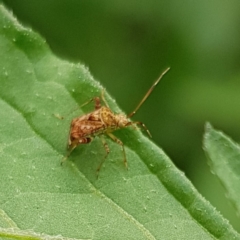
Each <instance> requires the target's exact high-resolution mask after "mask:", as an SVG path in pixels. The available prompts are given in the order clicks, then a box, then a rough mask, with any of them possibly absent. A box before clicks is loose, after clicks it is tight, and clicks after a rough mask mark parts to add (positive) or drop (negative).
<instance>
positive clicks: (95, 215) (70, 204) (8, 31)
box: [0, 6, 240, 240]
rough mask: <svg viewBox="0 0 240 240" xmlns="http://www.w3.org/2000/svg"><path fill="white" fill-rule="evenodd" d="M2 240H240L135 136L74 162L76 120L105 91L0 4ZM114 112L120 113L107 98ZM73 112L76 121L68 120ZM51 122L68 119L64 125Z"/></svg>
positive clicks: (93, 146) (129, 133)
mask: <svg viewBox="0 0 240 240" xmlns="http://www.w3.org/2000/svg"><path fill="white" fill-rule="evenodd" d="M0 45H1V46H0V51H1V54H0V55H1V58H0V69H1V71H0V85H1V87H0V109H1V117H0V133H1V134H0V179H1V181H0V210H1V211H0V237H2V238H4V239H9V238H11V239H47V238H50V239H51V238H52V239H101V240H102V239H139V240H140V239H204V240H205V239H240V237H239V235H238V233H236V232H235V231H234V230H233V228H232V227H231V226H230V225H229V223H228V222H227V221H226V220H225V219H223V217H222V216H221V215H220V214H219V213H218V212H217V211H216V210H215V209H214V207H212V206H211V205H210V204H209V203H208V202H207V201H206V200H205V199H203V197H201V195H200V194H199V193H198V192H197V191H196V190H195V188H194V187H193V186H192V184H191V183H190V182H189V181H188V180H187V178H186V177H185V176H184V174H183V173H182V172H180V171H179V170H178V169H177V168H176V167H175V166H174V165H173V163H172V162H171V161H170V160H169V158H168V157H167V156H166V155H165V154H164V152H163V151H162V150H161V149H159V148H158V147H157V146H156V145H155V144H154V143H152V142H151V141H150V140H149V139H148V138H147V137H145V136H144V135H143V134H142V133H141V132H140V131H139V130H136V129H133V128H128V129H123V130H121V131H118V132H116V136H117V137H118V138H119V139H121V140H122V141H123V143H124V145H125V148H126V154H127V160H128V165H129V170H128V171H127V170H126V169H125V167H124V164H123V155H122V152H121V148H120V146H119V145H118V144H116V143H114V142H112V141H111V140H109V139H107V143H108V145H109V147H110V151H111V152H110V154H109V156H108V158H107V160H106V161H105V163H104V165H103V167H102V169H101V171H100V175H99V178H98V179H97V178H96V169H97V167H98V166H99V164H100V162H101V161H102V159H103V158H104V156H105V151H104V148H103V146H102V143H101V141H100V140H99V139H98V138H96V139H95V140H94V141H93V142H92V143H90V144H88V145H83V146H80V147H78V148H77V149H76V150H74V152H73V153H72V155H71V156H70V157H69V159H68V161H67V162H65V164H63V166H61V165H60V162H61V160H62V158H63V157H64V156H65V155H66V143H67V138H68V131H69V125H70V122H71V119H72V118H73V117H76V116H79V115H83V114H84V113H87V112H89V111H91V110H92V109H93V105H92V104H89V105H88V106H86V107H84V108H80V109H79V111H77V112H76V111H75V112H73V111H72V110H73V109H75V108H76V106H80V105H81V104H82V103H84V102H86V101H87V100H89V99H90V98H92V97H95V96H99V95H100V94H101V91H102V86H101V85H100V84H99V83H98V82H96V81H95V80H94V79H93V77H92V76H91V75H90V73H89V71H88V70H87V68H86V67H85V66H84V65H82V64H73V63H70V62H68V61H64V60H62V59H59V58H58V57H56V56H55V55H54V54H53V53H52V52H51V50H50V49H49V47H48V46H47V44H46V43H45V41H44V40H43V39H42V38H41V37H40V36H39V35H38V34H36V33H34V32H33V31H32V30H31V29H29V28H25V27H23V26H22V25H21V24H20V23H19V22H18V21H17V20H16V19H15V18H14V17H13V16H12V15H11V14H10V13H9V12H8V11H7V10H6V9H5V8H4V7H3V6H0ZM106 100H107V102H108V103H109V105H110V108H111V109H112V110H113V111H115V112H119V111H120V110H119V108H118V107H117V105H116V103H115V102H114V100H113V99H112V98H111V97H110V96H109V95H108V94H107V93H106ZM69 112H70V114H69ZM54 115H61V116H64V117H65V118H64V120H60V119H58V118H56V117H55V116H54Z"/></svg>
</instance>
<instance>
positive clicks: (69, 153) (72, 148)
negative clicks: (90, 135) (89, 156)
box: [61, 144, 77, 165]
mask: <svg viewBox="0 0 240 240" xmlns="http://www.w3.org/2000/svg"><path fill="white" fill-rule="evenodd" d="M76 146H77V144H75V145H73V146H71V148H70V150H69V152H68V154H67V155H66V157H64V158H63V159H62V161H61V165H63V163H64V162H65V161H66V160H67V159H68V157H69V156H70V155H71V153H72V151H73V150H74V149H75V148H76Z"/></svg>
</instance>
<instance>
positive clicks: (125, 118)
mask: <svg viewBox="0 0 240 240" xmlns="http://www.w3.org/2000/svg"><path fill="white" fill-rule="evenodd" d="M168 70H169V68H167V69H166V70H165V71H164V72H163V73H162V74H161V75H160V77H159V78H158V79H157V81H156V82H155V83H154V84H153V85H152V87H151V88H150V89H149V90H148V92H147V93H146V94H145V96H144V97H143V99H142V100H141V101H140V103H139V104H138V106H137V107H136V108H135V110H134V111H133V112H131V113H130V114H129V115H125V114H115V113H114V112H112V111H111V110H110V108H109V106H108V104H107V102H106V100H105V98H104V92H102V96H101V98H102V100H103V102H104V103H105V105H106V106H102V105H101V100H100V98H99V97H95V98H92V99H90V100H89V101H88V102H86V103H84V104H83V105H82V106H84V105H86V104H88V103H90V102H93V101H94V102H95V110H94V111H93V112H91V113H88V114H86V115H83V116H81V117H77V118H74V119H73V120H72V122H71V127H70V132H69V140H68V148H69V150H70V151H69V154H68V155H67V156H66V157H65V159H64V160H66V159H67V158H68V156H69V155H70V154H71V152H72V151H73V150H74V149H75V148H76V147H77V146H78V145H80V144H87V143H90V142H91V141H92V140H93V139H94V138H95V137H96V136H99V137H100V139H101V141H102V143H103V146H104V148H105V150H106V155H105V157H104V159H103V161H102V162H101V164H100V165H99V167H98V168H97V174H98V173H99V170H100V169H101V166H102V164H103V162H104V160H105V159H106V157H107V155H108V154H109V152H110V150H109V147H108V145H107V143H106V141H105V139H104V136H103V134H106V135H107V136H108V137H110V138H111V139H112V140H113V141H115V142H116V143H118V144H119V145H121V147H122V151H123V156H124V164H125V166H126V167H127V159H126V153H125V149H124V145H123V143H122V141H121V140H119V139H118V138H117V137H115V136H114V135H113V134H112V132H113V131H115V130H117V129H120V128H125V127H127V126H131V125H133V126H135V125H137V124H138V125H140V126H142V127H143V128H144V129H145V130H146V131H147V133H148V134H149V136H151V135H150V132H149V131H148V129H147V128H146V126H145V125H144V124H143V123H142V122H139V121H131V120H130V117H131V116H133V115H134V114H135V113H136V111H137V110H138V109H139V108H140V106H141V105H142V104H143V103H144V101H145V100H146V99H147V97H148V96H149V95H150V93H151V92H152V90H153V89H154V87H155V86H156V85H157V84H158V82H159V81H160V79H161V78H162V77H163V75H164V74H165V73H166V72H167V71H168ZM82 106H81V107H82Z"/></svg>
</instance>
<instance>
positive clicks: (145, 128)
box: [128, 122, 152, 137]
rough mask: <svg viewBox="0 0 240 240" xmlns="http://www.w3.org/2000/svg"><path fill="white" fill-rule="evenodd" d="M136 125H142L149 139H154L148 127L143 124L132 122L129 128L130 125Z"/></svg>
mask: <svg viewBox="0 0 240 240" xmlns="http://www.w3.org/2000/svg"><path fill="white" fill-rule="evenodd" d="M134 124H138V125H141V127H142V128H144V130H145V131H146V132H147V134H148V135H149V137H152V135H151V133H150V132H149V130H148V129H147V127H146V125H145V124H144V123H142V122H130V123H129V124H128V126H130V125H134Z"/></svg>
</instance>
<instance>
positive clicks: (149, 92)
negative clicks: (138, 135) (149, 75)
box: [127, 67, 170, 128]
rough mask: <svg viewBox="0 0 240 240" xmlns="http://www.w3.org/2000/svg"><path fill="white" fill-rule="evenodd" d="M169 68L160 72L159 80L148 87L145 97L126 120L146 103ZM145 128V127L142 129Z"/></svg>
mask: <svg viewBox="0 0 240 240" xmlns="http://www.w3.org/2000/svg"><path fill="white" fill-rule="evenodd" d="M169 69H170V67H168V68H167V69H166V70H165V71H163V72H162V74H161V75H160V76H159V78H158V79H157V80H156V81H155V82H154V84H153V85H152V86H151V87H150V89H149V90H148V91H147V93H146V94H145V96H144V97H143V99H142V100H141V101H140V103H139V104H138V105H137V107H136V108H135V109H134V110H133V111H132V112H131V113H130V114H128V115H127V117H128V118H130V117H132V116H133V115H134V114H135V113H136V112H137V110H138V109H139V108H140V107H141V106H142V104H143V103H144V102H145V101H146V99H147V98H148V97H149V95H150V94H151V92H152V91H153V89H154V88H155V87H156V86H157V84H158V83H159V81H160V80H161V79H162V77H163V76H164V75H165V74H166V73H167V72H168V71H169ZM144 128H145V127H144Z"/></svg>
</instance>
